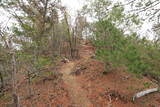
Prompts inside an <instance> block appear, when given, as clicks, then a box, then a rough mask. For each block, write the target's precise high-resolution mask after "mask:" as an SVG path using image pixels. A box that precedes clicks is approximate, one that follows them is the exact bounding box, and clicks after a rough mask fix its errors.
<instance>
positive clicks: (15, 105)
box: [11, 52, 20, 107]
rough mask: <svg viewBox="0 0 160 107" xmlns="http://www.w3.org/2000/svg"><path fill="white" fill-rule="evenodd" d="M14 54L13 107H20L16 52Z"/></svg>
mask: <svg viewBox="0 0 160 107" xmlns="http://www.w3.org/2000/svg"><path fill="white" fill-rule="evenodd" d="M11 54H12V67H13V68H12V97H13V107H20V106H19V97H18V94H17V85H16V60H15V53H14V52H13V53H11Z"/></svg>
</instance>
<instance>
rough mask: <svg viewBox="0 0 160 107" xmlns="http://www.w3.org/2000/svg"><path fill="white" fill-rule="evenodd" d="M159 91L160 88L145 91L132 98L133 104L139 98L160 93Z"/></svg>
mask: <svg viewBox="0 0 160 107" xmlns="http://www.w3.org/2000/svg"><path fill="white" fill-rule="evenodd" d="M158 91H159V88H152V89H148V90H145V91H141V92H139V93H136V94H135V95H134V96H133V97H132V100H133V102H134V101H135V100H136V99H137V98H140V97H143V96H145V95H147V94H150V93H154V92H158Z"/></svg>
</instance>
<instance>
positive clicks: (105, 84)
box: [0, 42, 160, 107]
mask: <svg viewBox="0 0 160 107" xmlns="http://www.w3.org/2000/svg"><path fill="white" fill-rule="evenodd" d="M81 44H82V45H81V47H80V55H81V57H80V59H79V60H76V61H70V62H69V63H60V64H59V66H58V67H57V69H53V68H49V69H48V70H47V71H43V72H52V73H53V75H48V76H46V75H45V76H42V77H38V78H36V80H34V81H33V84H32V86H31V88H32V96H31V97H27V96H28V86H27V83H26V82H24V83H23V84H22V85H21V86H19V90H18V93H19V96H20V101H21V102H20V104H21V106H22V107H160V93H153V94H149V95H147V96H144V97H142V98H140V99H137V100H136V101H135V102H132V96H133V95H134V94H135V93H137V92H139V91H142V90H145V89H149V88H154V87H157V85H156V83H154V82H152V81H151V80H149V79H148V78H146V77H143V78H137V76H136V75H135V74H131V73H128V72H124V71H123V69H122V68H112V72H110V73H107V74H104V73H103V72H104V70H105V69H104V64H103V63H102V62H100V61H97V60H96V59H94V51H95V49H94V47H92V46H91V45H90V44H89V43H87V44H86V42H82V43H81ZM55 73H57V74H56V75H55ZM8 102H10V98H9V97H5V98H1V99H0V107H5V106H6V105H8Z"/></svg>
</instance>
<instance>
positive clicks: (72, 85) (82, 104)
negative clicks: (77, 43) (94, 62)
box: [61, 44, 92, 107]
mask: <svg viewBox="0 0 160 107" xmlns="http://www.w3.org/2000/svg"><path fill="white" fill-rule="evenodd" d="M82 47H83V49H82V50H81V52H80V53H81V55H82V56H81V57H82V58H81V59H80V60H79V61H70V62H69V63H67V64H65V65H63V66H62V69H61V72H62V73H63V80H64V82H65V83H66V84H67V86H68V87H67V88H68V89H67V90H68V92H69V96H70V98H71V100H72V102H73V104H72V105H73V106H76V107H90V106H92V104H91V102H90V100H89V99H88V98H87V92H86V90H83V89H82V86H81V84H80V83H78V82H77V79H76V76H74V75H71V73H72V72H73V69H74V67H75V66H76V65H77V64H78V62H81V61H83V62H85V61H86V60H87V59H88V58H89V57H90V56H91V54H92V52H91V51H88V46H87V45H84V44H83V46H82Z"/></svg>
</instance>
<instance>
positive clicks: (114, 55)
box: [93, 20, 160, 76]
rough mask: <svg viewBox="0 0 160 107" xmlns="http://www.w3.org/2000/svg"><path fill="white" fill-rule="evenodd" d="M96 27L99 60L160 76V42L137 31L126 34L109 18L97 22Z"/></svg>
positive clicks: (94, 43)
mask: <svg viewBox="0 0 160 107" xmlns="http://www.w3.org/2000/svg"><path fill="white" fill-rule="evenodd" d="M95 27H96V32H94V36H95V37H96V40H93V45H94V46H96V47H97V51H96V56H97V58H98V59H99V60H102V61H104V62H105V63H107V62H111V63H112V64H113V65H115V66H126V67H127V68H128V71H129V72H132V73H136V74H149V75H151V74H152V75H154V74H157V76H160V72H159V71H160V64H159V61H160V54H159V47H158V44H156V43H154V42H153V41H149V40H147V39H145V38H139V37H138V36H137V34H136V33H133V34H132V35H128V36H126V35H124V34H123V31H121V30H119V29H118V28H116V27H115V25H114V24H112V23H111V22H110V21H108V20H103V21H99V22H97V23H95ZM154 76H156V75H154Z"/></svg>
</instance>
